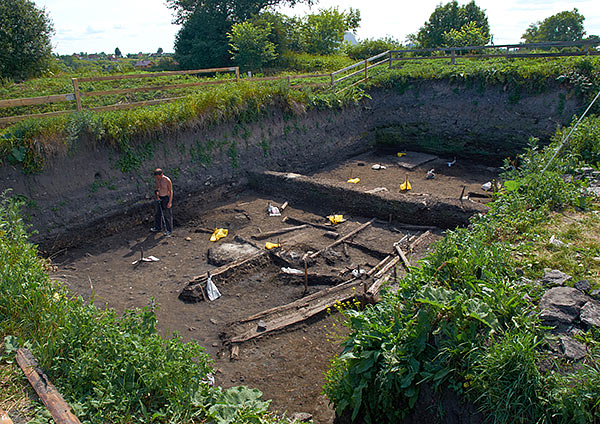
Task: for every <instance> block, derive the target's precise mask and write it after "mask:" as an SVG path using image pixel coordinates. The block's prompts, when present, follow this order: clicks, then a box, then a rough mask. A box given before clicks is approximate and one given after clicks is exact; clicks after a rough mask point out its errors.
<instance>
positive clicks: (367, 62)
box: [365, 59, 369, 81]
mask: <svg viewBox="0 0 600 424" xmlns="http://www.w3.org/2000/svg"><path fill="white" fill-rule="evenodd" d="M368 67H369V61H368V59H365V81H366V80H367V69H368Z"/></svg>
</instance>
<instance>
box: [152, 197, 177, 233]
mask: <svg viewBox="0 0 600 424" xmlns="http://www.w3.org/2000/svg"><path fill="white" fill-rule="evenodd" d="M159 199H160V200H158V201H157V202H156V210H155V212H154V228H156V229H162V227H163V226H162V221H163V216H164V219H165V226H166V228H165V229H166V230H167V231H168V232H171V231H173V214H172V213H171V208H167V205H168V204H169V196H160V197H159Z"/></svg>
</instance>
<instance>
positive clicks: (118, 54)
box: [115, 47, 123, 57]
mask: <svg viewBox="0 0 600 424" xmlns="http://www.w3.org/2000/svg"><path fill="white" fill-rule="evenodd" d="M115 56H116V57H122V56H123V55H122V54H121V49H120V48H118V47H117V48H116V49H115Z"/></svg>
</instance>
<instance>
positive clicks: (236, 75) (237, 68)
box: [235, 66, 240, 82]
mask: <svg viewBox="0 0 600 424" xmlns="http://www.w3.org/2000/svg"><path fill="white" fill-rule="evenodd" d="M235 81H236V82H240V67H239V66H236V67H235Z"/></svg>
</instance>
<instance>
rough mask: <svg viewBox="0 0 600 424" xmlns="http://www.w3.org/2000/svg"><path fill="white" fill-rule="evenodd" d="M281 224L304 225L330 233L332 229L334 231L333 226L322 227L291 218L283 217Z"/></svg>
mask: <svg viewBox="0 0 600 424" xmlns="http://www.w3.org/2000/svg"><path fill="white" fill-rule="evenodd" d="M281 222H285V223H288V222H289V223H291V224H300V225H303V224H306V225H310V226H311V227H315V228H320V229H321V230H325V231H331V230H332V229H334V228H335V227H334V226H333V225H322V224H316V223H314V222H309V221H304V220H302V219H298V218H292V217H291V216H284V217H283V219H282V220H281Z"/></svg>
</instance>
